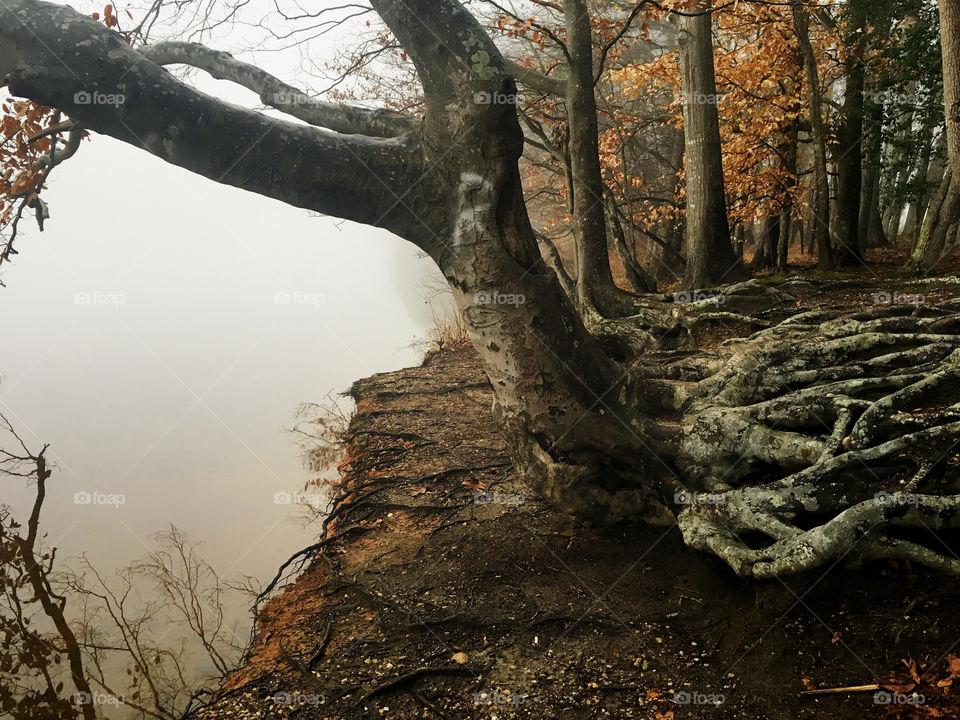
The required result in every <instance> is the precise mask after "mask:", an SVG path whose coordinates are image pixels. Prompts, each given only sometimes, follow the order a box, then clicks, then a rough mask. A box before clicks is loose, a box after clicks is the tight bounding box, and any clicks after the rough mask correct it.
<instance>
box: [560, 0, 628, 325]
mask: <svg viewBox="0 0 960 720" xmlns="http://www.w3.org/2000/svg"><path fill="white" fill-rule="evenodd" d="M563 13H564V20H565V22H566V27H567V52H568V64H569V68H570V72H569V73H568V76H567V87H566V93H565V98H566V106H567V118H568V121H569V123H568V124H569V129H570V143H569V148H570V171H571V175H572V185H573V188H572V189H573V225H574V236H575V240H576V242H577V245H578V253H577V298H578V301H579V303H580V305H581V307H582V308H584V309H588V308H592V309H594V310H596V311H598V312H599V313H600V314H601V315H604V316H607V317H612V316H617V315H627V314H630V310H631V309H632V304H631V303H630V302H629V300H628V297H627V295H626V294H625V293H623V292H622V291H621V290H620V289H619V288H617V286H616V285H615V284H614V282H613V274H612V272H611V270H610V250H609V245H608V242H607V229H606V221H605V211H604V199H603V196H604V187H605V186H604V183H603V175H602V173H601V169H600V150H599V136H600V128H599V120H598V116H597V100H596V94H595V89H594V74H593V38H592V34H591V28H590V15H589V12H588V10H587V5H586V2H585V1H584V0H564V3H563Z"/></svg>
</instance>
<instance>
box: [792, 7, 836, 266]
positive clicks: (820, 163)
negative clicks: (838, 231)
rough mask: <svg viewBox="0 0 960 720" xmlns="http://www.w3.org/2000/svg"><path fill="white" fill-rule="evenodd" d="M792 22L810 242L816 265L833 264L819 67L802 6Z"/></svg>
mask: <svg viewBox="0 0 960 720" xmlns="http://www.w3.org/2000/svg"><path fill="white" fill-rule="evenodd" d="M793 22H794V27H795V28H796V31H797V41H798V42H799V44H800V56H801V57H802V58H803V69H804V71H805V74H806V87H807V98H808V102H809V105H810V136H811V139H812V141H813V171H814V181H813V182H814V190H813V220H812V228H811V230H812V238H811V244H812V245H813V246H815V247H816V248H817V266H818V267H819V268H820V269H821V270H829V269H831V268H832V267H833V249H832V247H831V244H830V176H829V175H828V174H827V131H826V127H825V125H824V122H823V98H822V95H821V91H820V70H819V68H818V67H817V58H816V56H815V55H814V53H813V46H812V45H811V43H810V21H809V16H808V13H807V9H806V7H804V5H803V4H801V3H797V4H795V5H794V6H793Z"/></svg>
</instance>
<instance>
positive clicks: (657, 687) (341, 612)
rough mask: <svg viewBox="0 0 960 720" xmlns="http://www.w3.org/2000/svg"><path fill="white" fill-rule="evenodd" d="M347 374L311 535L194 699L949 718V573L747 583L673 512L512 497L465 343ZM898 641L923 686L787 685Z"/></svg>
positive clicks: (568, 714)
mask: <svg viewBox="0 0 960 720" xmlns="http://www.w3.org/2000/svg"><path fill="white" fill-rule="evenodd" d="M353 394H354V396H355V398H356V400H357V403H358V411H357V414H356V417H355V418H354V420H353V422H352V424H351V429H350V439H349V444H348V459H347V461H346V462H345V463H344V465H343V466H342V470H343V471H344V473H345V483H346V487H348V488H349V492H348V494H347V495H346V497H345V499H344V500H343V501H342V502H341V504H340V506H339V509H338V510H337V511H336V514H335V518H334V520H333V521H332V522H331V524H330V526H329V528H328V535H329V537H328V539H327V540H326V541H325V542H324V544H323V547H322V554H320V555H318V556H317V557H316V558H315V559H314V560H313V562H312V563H311V565H310V567H309V568H308V569H307V570H306V571H305V572H303V573H302V574H301V576H300V577H299V579H298V580H297V581H296V582H295V583H293V584H290V585H288V586H287V587H286V589H285V590H284V591H283V592H281V593H279V594H278V595H277V596H276V597H275V598H274V599H273V600H271V601H270V602H269V603H268V604H267V605H266V606H265V608H264V609H263V612H262V616H261V618H260V632H259V636H258V639H257V641H256V643H255V645H254V647H253V649H252V653H251V656H250V658H249V661H248V663H247V665H246V666H245V667H244V668H243V669H242V670H241V671H240V672H238V673H237V674H236V675H235V676H234V677H233V678H231V680H230V684H229V686H228V689H229V690H230V695H229V697H227V698H225V699H223V700H221V701H219V702H218V703H217V704H215V705H214V706H212V707H210V708H208V709H207V710H204V711H202V712H201V713H200V715H199V717H202V718H227V717H275V718H287V717H290V718H294V717H295V718H298V719H300V720H306V719H312V718H358V719H359V718H458V719H459V718H501V719H505V718H569V719H571V720H572V719H574V718H602V717H611V718H650V719H654V718H657V719H659V720H668V719H671V718H677V719H679V718H688V717H697V718H699V717H704V718H716V719H717V720H721V719H723V720H726V719H733V718H743V719H744V720H761V719H766V718H769V719H771V720H773V719H776V720H780V719H783V720H788V719H789V720H793V719H794V718H872V717H891V716H892V717H957V712H956V705H955V702H956V701H951V697H955V696H956V693H954V695H953V696H951V695H950V694H949V693H950V688H949V687H947V688H939V689H938V688H935V687H934V681H935V680H936V679H939V678H943V677H944V676H945V674H946V670H945V668H946V666H947V656H948V654H949V653H951V652H958V650H957V647H958V646H960V618H958V616H957V612H956V608H957V605H958V601H960V582H958V581H956V580H949V579H945V578H943V577H940V576H937V575H934V574H931V573H928V572H926V571H924V570H917V571H914V570H913V569H912V568H904V567H894V566H892V565H889V564H884V565H874V566H871V567H869V568H866V569H864V570H863V571H860V572H850V571H845V570H840V569H837V570H836V571H834V572H830V573H828V574H827V575H826V576H811V577H801V578H795V579H792V580H790V581H788V582H785V583H784V582H780V581H772V582H769V583H765V584H759V583H756V582H746V581H742V580H740V579H738V578H736V577H734V576H733V575H732V574H731V572H730V571H729V569H728V568H726V567H725V566H723V565H721V564H720V562H719V561H717V560H715V559H713V558H711V557H706V556H703V555H700V554H697V553H694V552H692V551H690V550H688V549H686V548H685V547H684V546H683V545H682V543H681V540H680V537H679V533H678V532H677V531H676V530H675V529H665V528H647V527H630V528H621V529H618V530H614V531H611V530H596V529H589V528H584V527H581V526H578V525H577V524H576V523H575V522H573V521H572V520H570V519H569V518H567V517H565V516H562V515H560V514H558V513H556V512H554V511H553V510H551V509H550V508H549V507H546V506H545V505H543V504H542V503H540V502H538V501H536V500H534V499H532V498H527V497H524V492H525V490H524V487H523V485H522V484H521V483H520V482H519V481H518V479H517V477H516V476H515V475H514V474H513V473H512V471H511V470H510V466H509V462H508V458H507V457H506V455H505V448H504V445H503V442H502V441H501V439H500V437H499V436H498V434H497V431H496V428H495V426H494V424H493V422H492V419H491V415H490V411H489V407H490V403H491V393H490V390H489V387H488V384H487V382H486V379H485V377H484V375H483V373H482V370H481V368H480V365H479V363H478V362H477V359H476V357H475V355H474V353H473V351H472V349H470V348H459V349H455V350H447V351H444V352H442V353H439V354H434V355H433V356H431V357H430V358H429V359H428V361H427V363H426V364H425V365H424V366H423V367H419V368H411V369H407V370H402V371H399V372H393V373H386V374H382V375H376V376H374V377H372V378H369V379H366V380H362V381H360V382H358V383H356V385H355V386H354V388H353ZM902 659H908V660H910V659H912V660H915V661H916V663H917V675H918V677H920V678H921V679H922V680H923V684H922V686H921V692H926V693H927V698H926V701H927V702H926V704H925V705H923V706H915V705H903V704H899V705H886V706H885V705H882V704H877V703H876V702H875V701H874V696H873V693H872V692H870V691H867V692H859V693H843V694H837V695H821V696H815V695H801V694H800V693H801V691H802V690H803V689H804V680H803V679H804V678H808V679H807V680H806V683H807V684H808V685H812V686H816V687H835V686H846V685H863V684H869V683H874V682H876V681H877V679H878V678H886V677H888V676H889V675H890V673H891V671H893V670H896V669H898V668H899V670H898V672H899V674H900V675H901V676H903V675H904V674H905V673H906V668H905V666H904V665H903V664H902V663H901V660H902ZM957 665H958V668H957V669H958V670H960V663H957ZM901 689H903V690H904V691H907V690H908V689H909V688H908V686H907V685H904V686H902V688H901ZM906 699H907V698H906V697H905V696H901V697H900V698H899V700H900V701H901V702H902V701H905V700H906ZM951 705H952V706H953V709H951ZM937 708H939V711H940V712H943V713H944V714H943V715H936V714H930V713H929V711H931V710H936V709H937Z"/></svg>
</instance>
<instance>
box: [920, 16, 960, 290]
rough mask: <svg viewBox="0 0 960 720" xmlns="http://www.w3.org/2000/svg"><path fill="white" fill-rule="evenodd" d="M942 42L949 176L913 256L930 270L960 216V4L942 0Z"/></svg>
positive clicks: (923, 270) (924, 269) (923, 269)
mask: <svg viewBox="0 0 960 720" xmlns="http://www.w3.org/2000/svg"><path fill="white" fill-rule="evenodd" d="M937 4H938V5H939V8H940V44H941V46H942V48H943V104H944V110H945V114H946V126H947V130H946V142H947V167H948V172H947V176H946V177H945V178H944V180H943V185H942V186H941V189H940V193H938V195H941V196H942V197H941V198H940V199H941V202H940V203H939V205H940V211H939V212H936V213H931V212H928V213H927V216H926V218H925V219H924V222H923V227H922V230H921V231H920V240H919V241H918V242H917V246H916V247H915V248H914V250H913V252H912V253H911V256H910V262H909V264H910V266H911V268H912V269H913V270H914V271H915V272H917V273H920V274H930V273H932V272H933V271H934V270H935V269H936V268H937V266H938V264H939V263H940V262H941V261H942V260H943V259H944V255H945V252H946V251H948V239H949V238H950V231H951V229H952V228H953V225H954V223H956V222H957V221H958V220H960V7H958V6H957V3H956V2H950V1H949V0H940V2H939V3H937Z"/></svg>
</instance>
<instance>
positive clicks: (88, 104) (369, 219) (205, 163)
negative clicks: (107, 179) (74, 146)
mask: <svg viewBox="0 0 960 720" xmlns="http://www.w3.org/2000/svg"><path fill="white" fill-rule="evenodd" d="M0 18H2V20H0V83H2V84H4V85H6V86H7V87H8V88H9V89H10V92H11V93H12V94H14V95H18V96H20V97H26V98H29V99H31V100H33V101H35V102H38V103H41V104H44V105H49V106H52V107H56V108H58V109H59V110H61V111H63V112H65V113H67V114H68V115H69V116H70V117H71V118H72V119H74V120H76V121H77V122H78V124H80V125H82V126H83V127H85V128H87V129H89V130H93V131H95V132H99V133H102V134H105V135H110V136H112V137H114V138H117V139H119V140H122V141H124V142H127V143H129V144H131V145H135V146H138V147H142V148H143V149H145V150H147V151H148V152H150V153H151V154H153V155H156V156H157V157H159V158H161V159H162V160H165V161H167V162H170V163H172V164H174V165H178V166H180V167H183V168H186V169H188V170H191V171H192V172H195V173H198V174H200V175H203V176H204V177H207V178H210V179H212V180H214V181H216V182H220V183H224V184H228V185H233V186H235V187H239V188H242V189H245V190H249V191H251V192H255V193H258V194H261V195H265V196H267V197H271V198H275V199H278V200H280V201H282V202H285V203H287V204H290V205H294V206H297V207H302V208H308V209H310V210H314V211H317V212H320V213H324V214H329V215H333V216H336V217H339V218H343V219H347V220H353V221H356V222H360V223H365V224H371V225H376V226H378V227H382V228H385V229H387V230H390V231H391V232H394V233H395V234H397V235H400V236H402V237H405V238H407V239H408V240H410V241H412V242H415V243H417V244H418V245H420V246H421V247H424V249H427V248H429V247H430V246H431V243H433V242H435V238H436V232H435V230H433V229H431V228H430V227H429V226H430V218H431V217H432V216H433V215H434V214H435V213H436V211H435V210H431V205H430V203H429V199H430V198H434V199H435V198H436V197H437V196H438V195H442V192H443V191H442V189H441V188H440V187H439V186H438V183H437V181H436V180H435V179H433V178H431V177H430V176H429V175H427V176H424V174H423V168H422V156H421V151H420V148H419V145H418V144H417V141H416V140H415V139H414V138H412V137H410V136H404V137H398V138H389V139H381V138H371V137H364V136H359V135H338V134H335V133H332V132H329V131H326V130H323V129H319V128H315V127H309V126H306V125H302V124H299V123H294V122H289V121H285V120H280V119H276V118H271V117H269V116H267V115H264V114H262V113H258V112H255V111H252V110H249V109H245V108H240V107H237V106H235V105H231V104H229V103H226V102H223V101H221V100H218V99H216V98H213V97H211V96H209V95H206V94H204V93H202V92H200V91H198V90H196V89H195V88H192V87H190V86H189V85H187V84H185V83H183V82H181V81H180V80H178V79H176V78H175V77H174V76H173V75H171V74H170V73H169V72H168V71H166V70H165V69H163V68H162V67H160V66H159V65H157V64H156V63H154V62H152V61H151V60H149V59H147V58H146V57H145V56H144V55H141V54H140V53H139V52H137V51H136V50H134V49H133V48H131V47H130V46H128V45H127V44H126V43H125V42H124V41H123V40H122V39H121V37H120V36H119V35H117V34H116V33H114V32H112V31H110V30H108V29H106V28H105V27H104V26H103V25H101V24H100V23H98V22H97V21H95V20H93V19H92V18H90V17H86V16H84V15H81V14H80V13H78V12H76V11H74V10H73V9H71V8H69V7H66V6H61V5H55V4H52V3H48V2H43V1H42V0H11V1H10V2H7V3H5V4H4V5H3V6H2V8H0ZM396 187H401V188H409V190H408V191H406V193H405V195H404V197H403V199H402V200H401V199H400V198H398V196H397V194H395V193H394V190H393V189H392V188H396Z"/></svg>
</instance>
